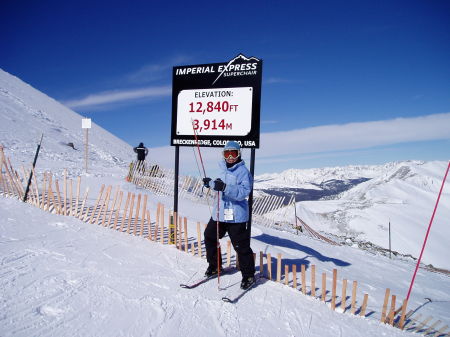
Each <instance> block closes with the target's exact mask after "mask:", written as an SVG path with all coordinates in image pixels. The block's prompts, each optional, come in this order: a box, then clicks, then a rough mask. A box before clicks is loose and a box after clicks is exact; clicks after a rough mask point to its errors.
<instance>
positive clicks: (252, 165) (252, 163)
mask: <svg viewBox="0 0 450 337" xmlns="http://www.w3.org/2000/svg"><path fill="white" fill-rule="evenodd" d="M255 153H256V151H255V149H254V148H252V149H251V154H250V174H251V175H252V178H253V179H254V177H255ZM248 208H249V214H248V227H249V230H251V226H252V212H253V186H252V190H251V192H250V195H249V196H248Z"/></svg>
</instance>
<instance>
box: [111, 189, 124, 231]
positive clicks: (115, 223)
mask: <svg viewBox="0 0 450 337" xmlns="http://www.w3.org/2000/svg"><path fill="white" fill-rule="evenodd" d="M122 198H123V191H120V192H119V203H118V204H117V208H116V210H115V212H114V224H113V227H112V228H113V229H115V230H117V229H118V228H117V223H118V221H119V217H120V207H122Z"/></svg>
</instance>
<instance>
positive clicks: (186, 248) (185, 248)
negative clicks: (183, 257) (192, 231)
mask: <svg viewBox="0 0 450 337" xmlns="http://www.w3.org/2000/svg"><path fill="white" fill-rule="evenodd" d="M184 251H185V252H186V253H187V252H188V228H187V218H186V217H184Z"/></svg>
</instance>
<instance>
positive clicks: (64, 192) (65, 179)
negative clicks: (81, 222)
mask: <svg viewBox="0 0 450 337" xmlns="http://www.w3.org/2000/svg"><path fill="white" fill-rule="evenodd" d="M100 190H101V191H103V189H100ZM42 193H44V192H42ZM63 194H64V202H63V212H64V213H63V214H64V215H67V169H64V186H63Z"/></svg>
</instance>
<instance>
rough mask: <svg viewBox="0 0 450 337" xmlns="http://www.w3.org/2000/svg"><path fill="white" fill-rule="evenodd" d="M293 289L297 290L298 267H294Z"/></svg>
mask: <svg viewBox="0 0 450 337" xmlns="http://www.w3.org/2000/svg"><path fill="white" fill-rule="evenodd" d="M292 288H294V289H295V290H297V265H296V264H294V265H292Z"/></svg>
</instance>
